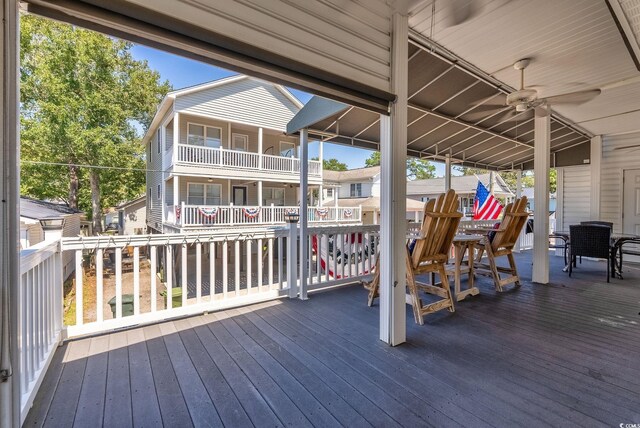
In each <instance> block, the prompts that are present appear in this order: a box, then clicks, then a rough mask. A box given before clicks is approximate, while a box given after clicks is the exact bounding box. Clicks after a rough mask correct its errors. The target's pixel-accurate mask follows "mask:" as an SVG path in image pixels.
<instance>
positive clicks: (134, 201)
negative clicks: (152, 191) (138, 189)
mask: <svg viewBox="0 0 640 428" xmlns="http://www.w3.org/2000/svg"><path fill="white" fill-rule="evenodd" d="M146 198H147V195H142V196H139V197H137V198H135V199H131V200H130V201H126V202H123V203H121V204H120V205H118V206H117V207H116V209H117V210H122V209H125V208H128V207H130V206H131V205H135V204H137V203H140V202H144V201H145V200H146Z"/></svg>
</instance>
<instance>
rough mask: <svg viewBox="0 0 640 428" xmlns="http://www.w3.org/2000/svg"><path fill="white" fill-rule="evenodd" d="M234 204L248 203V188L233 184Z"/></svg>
mask: <svg viewBox="0 0 640 428" xmlns="http://www.w3.org/2000/svg"><path fill="white" fill-rule="evenodd" d="M233 205H247V188H246V187H244V186H233Z"/></svg>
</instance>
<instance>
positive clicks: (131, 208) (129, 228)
mask: <svg viewBox="0 0 640 428" xmlns="http://www.w3.org/2000/svg"><path fill="white" fill-rule="evenodd" d="M116 210H117V212H118V233H119V234H120V235H140V234H143V233H145V232H146V230H147V197H146V195H142V196H140V197H139V198H136V199H133V200H131V201H129V202H125V203H123V204H120V205H118V206H117V207H116Z"/></svg>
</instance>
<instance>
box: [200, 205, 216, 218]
mask: <svg viewBox="0 0 640 428" xmlns="http://www.w3.org/2000/svg"><path fill="white" fill-rule="evenodd" d="M198 211H200V214H202V215H203V216H205V217H209V218H215V216H217V215H218V212H219V211H220V210H219V209H218V208H217V207H213V208H203V207H198Z"/></svg>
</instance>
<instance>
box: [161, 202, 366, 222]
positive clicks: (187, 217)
mask: <svg viewBox="0 0 640 428" xmlns="http://www.w3.org/2000/svg"><path fill="white" fill-rule="evenodd" d="M289 212H295V213H298V212H299V208H298V207H296V206H288V207H277V206H263V207H248V206H245V207H243V206H229V205H215V206H213V205H212V206H198V205H181V206H165V207H164V221H165V223H169V224H174V225H177V226H237V225H240V226H251V225H273V226H282V225H284V224H285V223H286V220H285V216H286V214H287V213H289ZM307 216H308V219H309V223H343V224H344V223H349V224H354V223H360V222H361V221H362V210H361V209H360V208H359V207H357V208H345V207H324V208H320V207H309V208H308V209H307Z"/></svg>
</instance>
